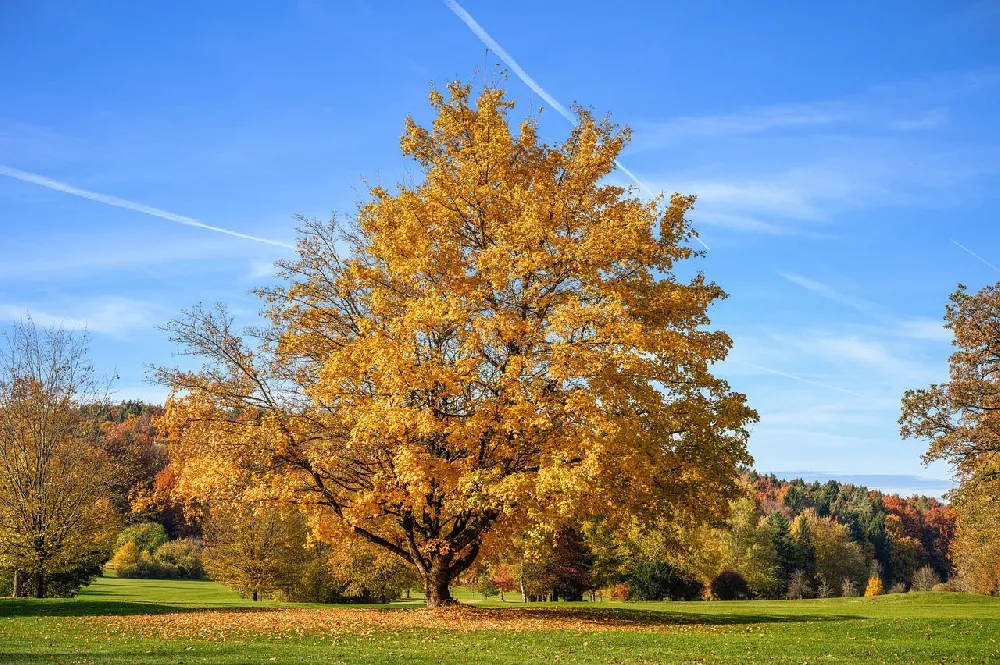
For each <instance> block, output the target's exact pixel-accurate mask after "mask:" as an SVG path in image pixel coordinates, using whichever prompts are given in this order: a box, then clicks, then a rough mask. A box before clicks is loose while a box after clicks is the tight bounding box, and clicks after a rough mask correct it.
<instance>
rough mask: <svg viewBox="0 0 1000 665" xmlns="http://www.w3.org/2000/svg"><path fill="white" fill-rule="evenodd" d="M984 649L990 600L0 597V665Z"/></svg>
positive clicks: (930, 659)
mask: <svg viewBox="0 0 1000 665" xmlns="http://www.w3.org/2000/svg"><path fill="white" fill-rule="evenodd" d="M463 595H464V596H465V597H467V595H466V594H463ZM998 641H1000V599H996V598H984V597H981V596H972V595H966V594H951V593H911V594H905V595H891V596H882V597H879V598H873V599H864V598H837V599H826V600H806V601H757V602H728V603H724V602H714V603H669V602H665V603H555V604H548V605H536V606H528V607H524V606H521V605H519V604H514V603H499V602H497V601H491V602H489V603H475V604H468V605H466V606H464V607H462V608H459V609H457V610H446V611H428V610H423V609H420V608H419V605H417V604H415V603H410V604H406V603H400V604H394V605H392V606H386V607H381V608H373V607H367V606H366V607H359V606H343V607H330V606H307V605H290V604H279V603H256V604H255V603H252V602H251V601H247V600H244V599H241V598H239V597H238V596H236V595H235V594H233V593H232V592H230V591H228V590H227V589H225V588H223V587H221V586H219V585H216V584H213V583H211V582H169V581H156V580H120V579H116V578H104V579H101V580H99V581H98V582H97V583H96V584H94V585H92V586H90V587H88V588H86V589H85V590H84V591H83V592H82V593H81V594H80V595H79V596H78V597H77V598H74V599H68V600H41V601H36V600H12V599H0V662H2V663H67V664H68V663H171V664H175V665H177V664H181V663H189V664H194V663H436V664H440V663H452V662H454V663H467V662H475V663H476V664H477V665H488V664H492V663H551V662H560V663H562V662H568V663H664V662H725V663H730V662H757V663H771V662H789V663H804V662H808V663H819V662H837V661H840V662H851V663H857V662H862V663H864V662H873V663H877V662H906V663H909V662H914V663H940V662H949V663H976V662H978V663H989V662H1000V643H998Z"/></svg>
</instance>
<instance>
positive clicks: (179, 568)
mask: <svg viewBox="0 0 1000 665" xmlns="http://www.w3.org/2000/svg"><path fill="white" fill-rule="evenodd" d="M136 554H138V556H136ZM113 560H114V564H115V568H116V569H117V572H118V577H124V578H129V579H152V580H178V579H184V580H200V579H204V578H205V569H204V567H202V563H201V543H200V542H199V541H197V540H195V539H193V538H182V539H180V540H171V541H168V542H166V543H163V544H162V545H160V547H158V548H157V549H156V551H155V552H153V554H150V553H148V552H145V551H139V550H138V548H137V547H136V545H135V543H132V542H126V543H125V544H124V545H122V546H121V547H120V548H119V550H118V552H116V553H115V556H114V559H113Z"/></svg>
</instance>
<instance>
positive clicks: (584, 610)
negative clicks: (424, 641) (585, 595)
mask: <svg viewBox="0 0 1000 665" xmlns="http://www.w3.org/2000/svg"><path fill="white" fill-rule="evenodd" d="M461 611H463V612H469V613H475V614H478V615H480V616H481V617H483V618H484V619H490V618H495V619H501V620H511V621H516V620H517V619H519V618H524V619H531V618H536V619H552V620H553V621H560V620H564V621H572V620H577V621H587V622H590V623H593V624H598V625H600V624H605V625H608V626H682V625H713V626H731V625H741V624H756V623H806V622H824V623H829V622H835V621H855V620H858V619H863V618H864V617H862V616H857V615H853V614H767V613H763V612H761V613H750V612H734V613H732V614H721V613H720V614H700V613H693V612H692V613H688V612H675V611H667V610H659V609H657V610H644V609H628V608H617V607H616V608H606V609H599V608H589V607H553V608H548V607H537V606H535V607H524V608H517V607H511V608H507V607H498V608H490V607H468V606H463V607H462V609H461Z"/></svg>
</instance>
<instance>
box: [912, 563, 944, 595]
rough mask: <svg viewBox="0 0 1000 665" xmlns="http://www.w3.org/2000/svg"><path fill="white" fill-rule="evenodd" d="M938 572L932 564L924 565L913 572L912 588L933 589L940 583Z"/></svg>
mask: <svg viewBox="0 0 1000 665" xmlns="http://www.w3.org/2000/svg"><path fill="white" fill-rule="evenodd" d="M940 582H941V580H940V578H938V576H937V573H935V572H934V569H933V568H931V567H930V566H924V567H923V568H921V569H919V570H918V571H917V572H915V573H914V574H913V584H912V585H910V588H911V589H913V590H914V591H931V590H932V589H934V587H935V586H937V584H938V583H940Z"/></svg>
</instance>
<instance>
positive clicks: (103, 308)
mask: <svg viewBox="0 0 1000 665" xmlns="http://www.w3.org/2000/svg"><path fill="white" fill-rule="evenodd" d="M28 317H30V318H31V319H32V320H33V321H34V322H35V323H37V324H38V325H40V326H45V327H61V328H67V329H76V330H89V331H91V332H94V333H101V334H107V335H111V336H113V337H121V336H123V335H124V333H125V332H127V331H129V330H136V329H141V328H152V327H153V326H154V325H157V324H158V323H160V322H161V320H160V318H161V317H160V316H159V314H158V308H157V307H156V306H155V305H153V304H152V303H149V302H145V301H141V300H130V299H127V298H118V297H108V298H98V299H92V300H89V301H86V302H84V303H80V304H77V305H73V306H71V307H70V308H68V310H67V311H66V312H62V313H55V312H52V311H47V310H43V309H39V308H37V307H33V306H30V305H22V304H13V303H0V320H7V321H16V320H20V319H25V318H28Z"/></svg>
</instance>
